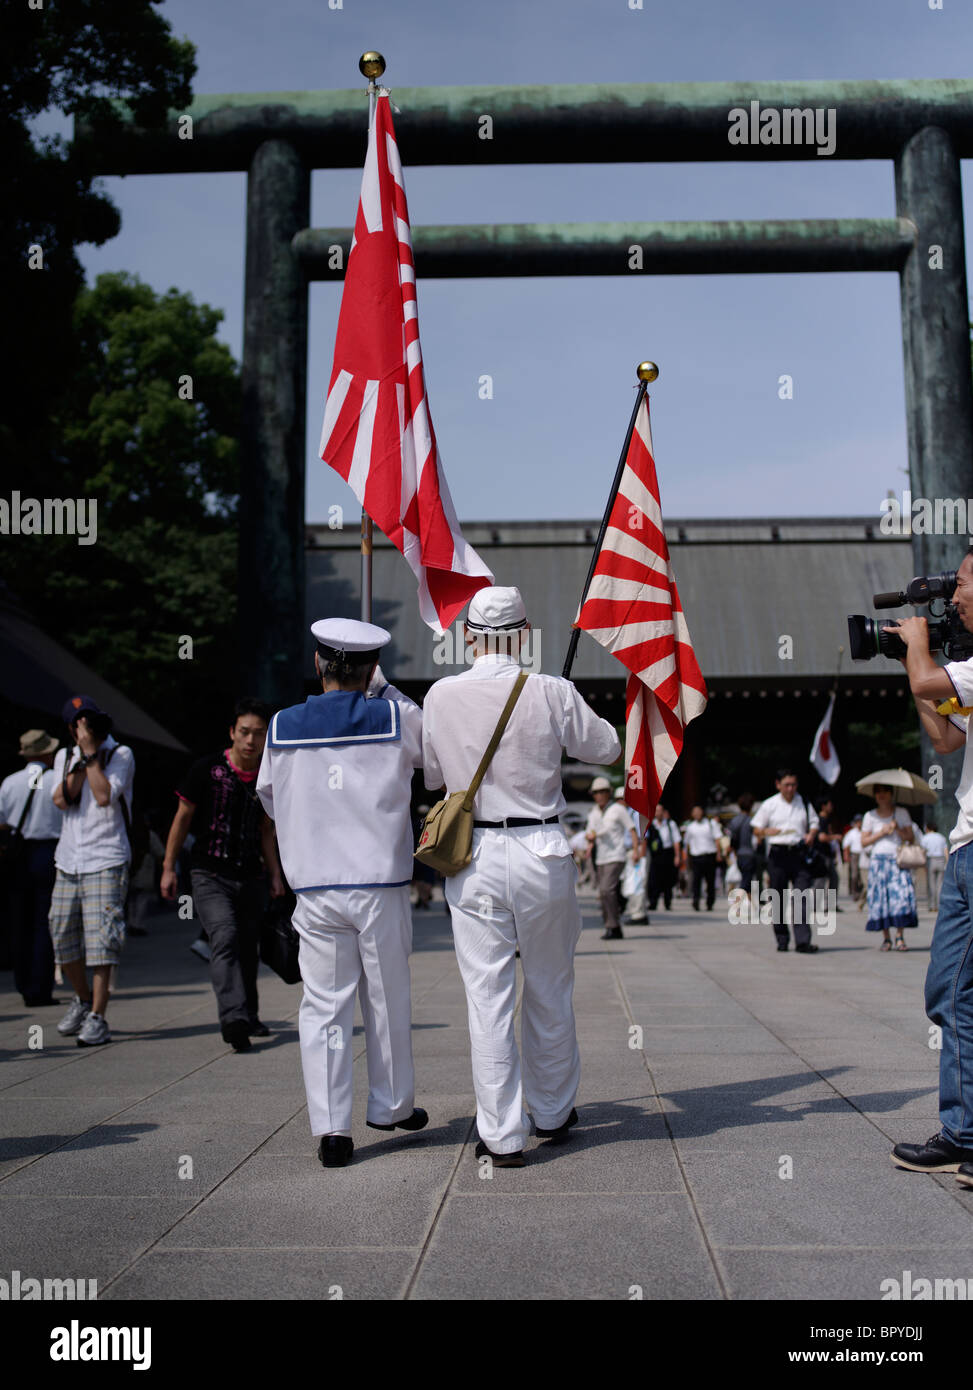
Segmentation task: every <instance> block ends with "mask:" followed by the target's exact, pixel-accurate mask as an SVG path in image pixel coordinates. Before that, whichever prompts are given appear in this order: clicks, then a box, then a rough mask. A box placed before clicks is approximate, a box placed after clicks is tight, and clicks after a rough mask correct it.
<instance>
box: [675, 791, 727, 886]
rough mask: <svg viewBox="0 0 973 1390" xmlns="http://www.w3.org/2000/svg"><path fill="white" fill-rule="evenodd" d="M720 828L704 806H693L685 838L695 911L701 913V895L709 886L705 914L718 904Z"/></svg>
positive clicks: (685, 830) (685, 828)
mask: <svg viewBox="0 0 973 1390" xmlns="http://www.w3.org/2000/svg"><path fill="white" fill-rule="evenodd" d="M720 834H721V831H720V827H719V825H718V824H717V823H716V821H713V820H707V818H706V813H705V811H704V810H703V808H702V806H694V807H693V808H692V810H691V811H690V813H689V820H688V821H687V822H686V824H685V825H684V826H683V832H682V838H683V844H684V845H685V847H686V854H687V855H688V857H689V871H690V875H691V882H692V890H693V908H694V909H695V911H696V912H698V911H699V895H700V892H701V890H702V887H703V882H704V880H705V883H706V911H707V912H712V910H713V904H714V903H715V902H716V860H717V856H718V855H719V852H720V845H719V840H720Z"/></svg>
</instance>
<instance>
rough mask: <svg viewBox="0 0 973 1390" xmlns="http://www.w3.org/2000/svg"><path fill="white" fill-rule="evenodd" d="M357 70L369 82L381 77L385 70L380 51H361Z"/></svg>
mask: <svg viewBox="0 0 973 1390" xmlns="http://www.w3.org/2000/svg"><path fill="white" fill-rule="evenodd" d="M358 71H359V72H360V73H361V75H362V77H367V78H368V80H369V82H374V81H375V79H376V77H381V75H382V73H383V72H384V71H385V59H384V58H383V57H382V55H381V53H373V52H372V51H371V50H369V52H368V53H363V54H362V55H361V57H360V58H359V59H358Z"/></svg>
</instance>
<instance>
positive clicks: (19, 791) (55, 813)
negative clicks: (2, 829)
mask: <svg viewBox="0 0 973 1390" xmlns="http://www.w3.org/2000/svg"><path fill="white" fill-rule="evenodd" d="M58 785H59V784H58V783H57V782H55V780H54V772H53V769H51V768H49V767H45V766H44V764H43V763H28V764H27V766H26V767H22V768H21V769H20V771H19V772H12V773H11V774H10V776H9V777H5V778H4V779H3V782H2V783H0V822H2V823H3V824H4V825H11V826H13V828H14V829H15V830H16V828H17V826H18V824H19V823H20V817H21V816H22V815H23V813H24V807H25V806H26V804H27V798H28V797H29V796H30V793H31V791H32V790H33V792H34V795H33V796H32V797H31V802H30V810H29V811H28V812H27V816H26V819H25V820H24V828H23V830H21V832H20V833H21V835H23V837H24V839H25V840H56V839H57V838H58V836H59V835H60V833H61V816H62V812H61V809H60V807H58V806H55V805H54V802H53V801H52V800H51V797H52V796H53V795H54V788H55V787H56V786H58Z"/></svg>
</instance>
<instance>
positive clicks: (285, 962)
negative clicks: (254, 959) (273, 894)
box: [260, 889, 301, 985]
mask: <svg viewBox="0 0 973 1390" xmlns="http://www.w3.org/2000/svg"><path fill="white" fill-rule="evenodd" d="M296 905H297V899H296V897H295V896H294V894H293V893H292V892H291V891H290V889H288V890H287V892H286V893H285V894H284V896H283V897H282V898H271V900H270V906H269V907H268V908H267V911H266V912H265V913H264V919H263V921H262V922H261V924H260V959H261V960H262V961H263V963H264V965H269V966H270V968H271V970H273V971H274V973H275V974H277V975H279V976H280V978H281V979H282V980H283V981H284V984H285V985H296V984H297V983H298V982H299V981H300V978H301V967H300V964H299V962H298V952H299V950H300V945H301V938H300V937H299V936H298V934H297V931H296V929H295V927H294V924H293V922H292V921H291V914H292V913H293V911H294V908H295V907H296Z"/></svg>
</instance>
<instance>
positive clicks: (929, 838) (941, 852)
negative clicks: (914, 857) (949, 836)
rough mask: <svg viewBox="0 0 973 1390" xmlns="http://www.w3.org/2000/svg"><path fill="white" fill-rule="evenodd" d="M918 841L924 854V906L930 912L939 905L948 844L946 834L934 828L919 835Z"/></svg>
mask: <svg viewBox="0 0 973 1390" xmlns="http://www.w3.org/2000/svg"><path fill="white" fill-rule="evenodd" d="M919 843H920V844H921V845H922V848H923V850H924V851H925V855H926V906H927V907H928V909H929V911H930V912H934V911H936V909H937V908H938V907H939V894H940V891H941V890H942V886H943V875H944V874H945V872H946V859H947V857H948V855H949V845H948V844H947V843H946V836H945V835H940V833H939V831H938V830H936V829H935V828H934V829H932V830H927V831H926V833H925V835H922V836H920V838H919Z"/></svg>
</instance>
